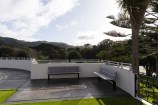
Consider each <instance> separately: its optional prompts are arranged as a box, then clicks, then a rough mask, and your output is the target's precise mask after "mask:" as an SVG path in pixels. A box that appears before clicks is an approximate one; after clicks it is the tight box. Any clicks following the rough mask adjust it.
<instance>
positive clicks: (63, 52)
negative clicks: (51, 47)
mask: <svg viewBox="0 0 158 105" xmlns="http://www.w3.org/2000/svg"><path fill="white" fill-rule="evenodd" d="M58 54H59V58H60V59H66V57H67V52H66V50H64V49H60V50H58Z"/></svg>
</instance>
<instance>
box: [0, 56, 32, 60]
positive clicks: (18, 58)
mask: <svg viewBox="0 0 158 105" xmlns="http://www.w3.org/2000/svg"><path fill="white" fill-rule="evenodd" d="M0 60H31V58H26V57H0Z"/></svg>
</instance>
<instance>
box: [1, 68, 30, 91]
mask: <svg viewBox="0 0 158 105" xmlns="http://www.w3.org/2000/svg"><path fill="white" fill-rule="evenodd" d="M29 80H30V72H29V71H25V70H18V69H0V89H18V88H20V87H21V86H23V85H24V84H25V83H26V82H28V81H29Z"/></svg>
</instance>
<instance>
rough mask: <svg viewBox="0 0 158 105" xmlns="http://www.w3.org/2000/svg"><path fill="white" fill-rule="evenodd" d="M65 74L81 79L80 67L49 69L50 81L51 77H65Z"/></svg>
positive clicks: (55, 67)
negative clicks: (75, 75) (74, 75)
mask: <svg viewBox="0 0 158 105" xmlns="http://www.w3.org/2000/svg"><path fill="white" fill-rule="evenodd" d="M65 74H77V75H78V79H79V74H80V72H79V67H78V66H53V67H48V80H50V75H65Z"/></svg>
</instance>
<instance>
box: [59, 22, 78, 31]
mask: <svg viewBox="0 0 158 105" xmlns="http://www.w3.org/2000/svg"><path fill="white" fill-rule="evenodd" d="M77 24H78V22H77V21H71V22H70V23H68V24H65V25H56V28H57V29H58V30H64V29H66V28H69V27H73V26H76V25H77Z"/></svg>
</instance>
